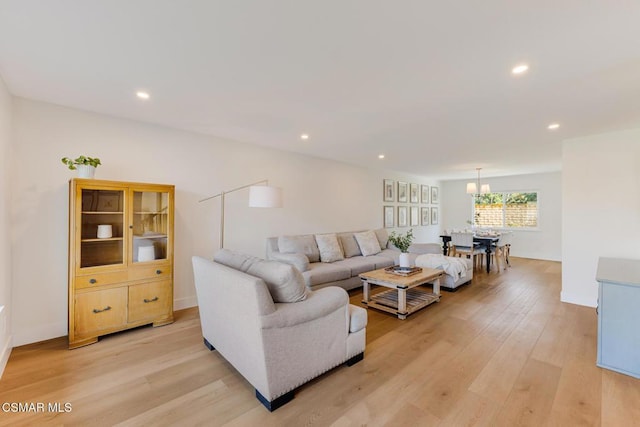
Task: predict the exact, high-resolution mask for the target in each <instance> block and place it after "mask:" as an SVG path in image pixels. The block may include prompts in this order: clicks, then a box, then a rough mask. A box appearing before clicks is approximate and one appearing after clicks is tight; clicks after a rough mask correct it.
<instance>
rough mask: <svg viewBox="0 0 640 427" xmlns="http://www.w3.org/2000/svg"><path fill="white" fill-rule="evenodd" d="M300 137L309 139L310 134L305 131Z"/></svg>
mask: <svg viewBox="0 0 640 427" xmlns="http://www.w3.org/2000/svg"><path fill="white" fill-rule="evenodd" d="M300 139H309V135H307V134H306V133H303V134H302V135H300Z"/></svg>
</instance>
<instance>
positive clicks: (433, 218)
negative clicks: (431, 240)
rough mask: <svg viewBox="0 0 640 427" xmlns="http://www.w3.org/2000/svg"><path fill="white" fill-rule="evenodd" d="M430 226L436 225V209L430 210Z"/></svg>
mask: <svg viewBox="0 0 640 427" xmlns="http://www.w3.org/2000/svg"><path fill="white" fill-rule="evenodd" d="M431 225H438V208H431Z"/></svg>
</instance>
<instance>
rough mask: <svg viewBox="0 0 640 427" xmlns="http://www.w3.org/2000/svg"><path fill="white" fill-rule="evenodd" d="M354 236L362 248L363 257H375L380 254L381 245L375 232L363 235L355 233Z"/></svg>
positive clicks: (366, 232)
mask: <svg viewBox="0 0 640 427" xmlns="http://www.w3.org/2000/svg"><path fill="white" fill-rule="evenodd" d="M353 236H354V237H355V238H356V241H357V242H358V246H360V252H362V255H363V256H369V255H375V254H377V253H380V251H381V248H380V243H379V242H378V238H377V237H376V233H374V232H373V231H371V230H370V231H365V232H363V233H354V234H353Z"/></svg>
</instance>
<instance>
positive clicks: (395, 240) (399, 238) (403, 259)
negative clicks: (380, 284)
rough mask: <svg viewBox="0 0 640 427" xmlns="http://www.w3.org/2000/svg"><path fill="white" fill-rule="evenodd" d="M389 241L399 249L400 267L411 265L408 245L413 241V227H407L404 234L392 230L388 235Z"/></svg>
mask: <svg viewBox="0 0 640 427" xmlns="http://www.w3.org/2000/svg"><path fill="white" fill-rule="evenodd" d="M389 241H390V242H391V243H392V244H393V246H395V247H396V248H398V249H400V267H411V265H410V264H411V263H410V260H409V246H411V243H412V242H413V229H409V231H407V232H406V233H405V234H396V232H395V231H392V232H391V234H390V235H389Z"/></svg>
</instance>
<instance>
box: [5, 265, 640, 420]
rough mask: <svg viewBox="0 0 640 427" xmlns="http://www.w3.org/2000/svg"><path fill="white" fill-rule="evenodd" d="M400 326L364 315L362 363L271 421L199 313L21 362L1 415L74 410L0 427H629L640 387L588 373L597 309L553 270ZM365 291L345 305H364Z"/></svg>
mask: <svg viewBox="0 0 640 427" xmlns="http://www.w3.org/2000/svg"><path fill="white" fill-rule="evenodd" d="M512 265H513V267H512V268H510V269H508V270H507V271H503V272H500V273H497V272H495V271H493V272H491V273H490V274H486V273H485V272H483V271H476V272H475V276H474V279H473V283H472V284H471V285H469V286H465V287H463V288H461V289H460V290H459V291H458V292H456V293H447V292H444V293H443V297H442V300H441V301H440V302H439V303H437V304H432V305H431V306H429V307H427V308H426V309H424V310H422V311H420V312H417V313H415V314H413V315H411V316H409V318H408V319H407V320H404V321H402V320H398V319H396V318H394V317H393V316H391V315H389V314H386V313H381V312H377V311H375V310H369V325H368V327H367V348H366V352H365V358H364V360H363V361H362V362H360V363H358V364H356V365H354V366H352V367H346V366H342V367H338V368H336V369H334V370H333V371H330V372H329V373H327V374H325V375H323V376H321V377H320V378H317V379H315V380H313V381H311V382H310V383H308V384H306V385H304V386H302V387H301V388H300V389H299V390H298V391H297V393H296V397H295V399H294V400H293V401H292V402H290V403H288V404H287V405H285V406H283V407H282V408H280V409H278V410H277V411H275V412H273V413H269V412H268V411H267V410H266V409H264V407H263V406H262V405H260V404H259V403H258V401H257V400H256V399H255V397H254V391H253V388H252V387H251V386H250V385H249V384H248V383H247V382H246V381H245V380H244V379H243V378H242V377H241V376H240V375H238V374H237V373H236V371H235V370H234V369H233V368H232V367H231V366H230V365H229V364H228V363H227V362H226V361H225V360H224V359H222V358H221V357H220V355H219V354H218V353H216V352H215V351H214V352H209V351H208V350H206V349H205V347H204V345H203V343H202V337H201V333H200V325H199V320H198V313H197V310H196V309H188V310H183V311H178V312H176V316H175V317H176V322H175V323H174V324H172V325H168V326H164V327H160V328H155V329H154V328H150V327H144V328H140V329H136V330H132V331H128V332H124V333H118V334H114V335H111V336H108V337H105V338H102V339H101V340H100V341H99V342H98V343H97V344H94V345H91V346H88V347H83V348H79V349H76V350H67V342H66V337H65V338H59V339H54V340H50V341H46V342H42V343H37V344H32V345H27V346H23V347H19V348H15V349H14V350H13V352H12V354H11V357H10V359H9V362H8V364H7V367H6V370H5V373H4V376H3V377H2V379H1V380H0V404H1V403H5V402H32V403H36V402H43V403H45V404H47V403H50V402H59V403H61V404H64V403H66V402H69V403H71V409H72V410H71V412H68V413H50V412H46V413H4V412H1V411H0V425H36V424H37V425H49V424H51V425H92V426H97V425H128V426H139V425H178V424H179V425H183V426H186V425H211V426H215V425H232V426H258V425H259V426H311V425H318V426H324V425H334V426H360V425H375V426H377V425H393V426H407V425H412V426H414V425H419V426H430V425H434V426H435V425H438V426H466V425H491V426H494V425H495V426H502V425H504V426H514V425H530V426H544V425H552V426H573V425H602V426H632V425H640V380H638V379H634V378H631V377H628V376H624V375H621V374H617V373H615V372H612V371H608V370H603V369H600V368H598V367H596V366H595V360H596V333H597V332H596V314H595V310H594V309H593V308H588V307H580V306H576V305H571V304H565V303H561V302H560V277H561V265H560V263H555V262H547V261H536V260H527V259H517V258H514V259H512ZM361 298H362V292H361V291H358V290H356V291H352V293H351V302H352V303H354V304H359V303H360V300H361Z"/></svg>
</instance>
